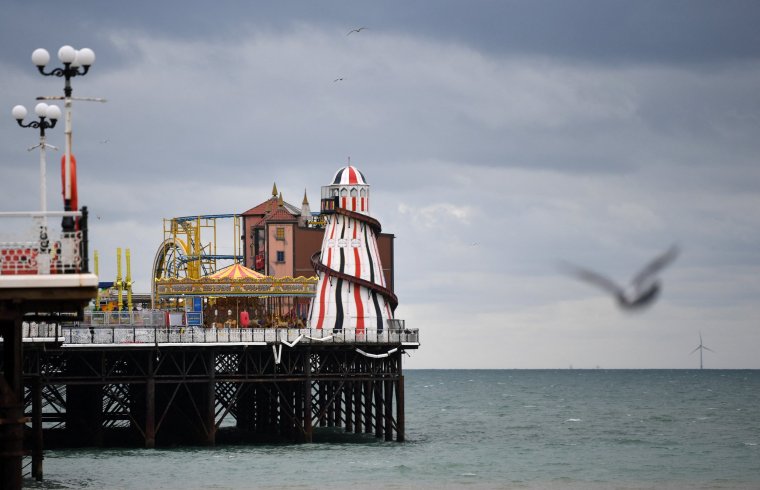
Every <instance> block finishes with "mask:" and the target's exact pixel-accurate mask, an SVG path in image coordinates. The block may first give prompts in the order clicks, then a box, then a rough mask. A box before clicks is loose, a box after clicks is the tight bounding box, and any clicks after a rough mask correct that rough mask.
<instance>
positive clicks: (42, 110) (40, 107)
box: [34, 102, 48, 117]
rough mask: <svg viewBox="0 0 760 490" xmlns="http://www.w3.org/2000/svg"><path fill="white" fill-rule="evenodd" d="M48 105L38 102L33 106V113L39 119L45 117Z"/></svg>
mask: <svg viewBox="0 0 760 490" xmlns="http://www.w3.org/2000/svg"><path fill="white" fill-rule="evenodd" d="M47 111H48V105H47V104H46V103H44V102H40V103H39V104H37V105H36V106H34V113H35V114H37V115H38V116H39V117H47Z"/></svg>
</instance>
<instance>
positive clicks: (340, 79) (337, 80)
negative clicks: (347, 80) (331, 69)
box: [333, 78, 343, 83]
mask: <svg viewBox="0 0 760 490" xmlns="http://www.w3.org/2000/svg"><path fill="white" fill-rule="evenodd" d="M342 81H343V79H342V78H336V79H335V80H333V83H335V82H342Z"/></svg>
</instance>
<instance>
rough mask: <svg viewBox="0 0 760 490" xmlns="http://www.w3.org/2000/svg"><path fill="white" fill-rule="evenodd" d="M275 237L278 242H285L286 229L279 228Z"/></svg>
mask: <svg viewBox="0 0 760 490" xmlns="http://www.w3.org/2000/svg"><path fill="white" fill-rule="evenodd" d="M274 237H275V238H276V239H277V240H285V227H284V226H278V227H277V229H276V230H275V233H274Z"/></svg>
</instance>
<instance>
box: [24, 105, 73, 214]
mask: <svg viewBox="0 0 760 490" xmlns="http://www.w3.org/2000/svg"><path fill="white" fill-rule="evenodd" d="M34 112H35V114H37V116H38V117H39V120H37V121H32V122H30V123H28V124H24V118H25V117H26V114H27V111H26V107H24V106H22V105H17V106H15V107H13V111H12V113H13V118H14V119H15V120H16V122H18V125H19V126H21V127H22V128H34V129H39V131H40V143H39V144H38V145H36V146H33V147H31V148H29V150H30V151H31V150H33V149H35V148H37V147H39V149H40V209H41V210H42V212H43V213H45V212H46V211H47V191H46V181H47V178H46V175H45V174H46V170H45V169H46V166H47V165H46V161H45V150H46V149H47V148H48V147H49V146H50V145H48V144H46V143H45V130H46V129H52V128H54V127H55V124H56V123H57V122H58V119H60V118H61V109H59V108H58V106H57V105H47V104H45V103H44V102H40V103H39V104H37V105H36V106H35V107H34Z"/></svg>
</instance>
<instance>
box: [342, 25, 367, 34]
mask: <svg viewBox="0 0 760 490" xmlns="http://www.w3.org/2000/svg"><path fill="white" fill-rule="evenodd" d="M364 29H366V27H359V28H356V29H351V30H350V31H348V33H346V36H350V35H351V34H353V33H354V32H362V31H363V30H364Z"/></svg>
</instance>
